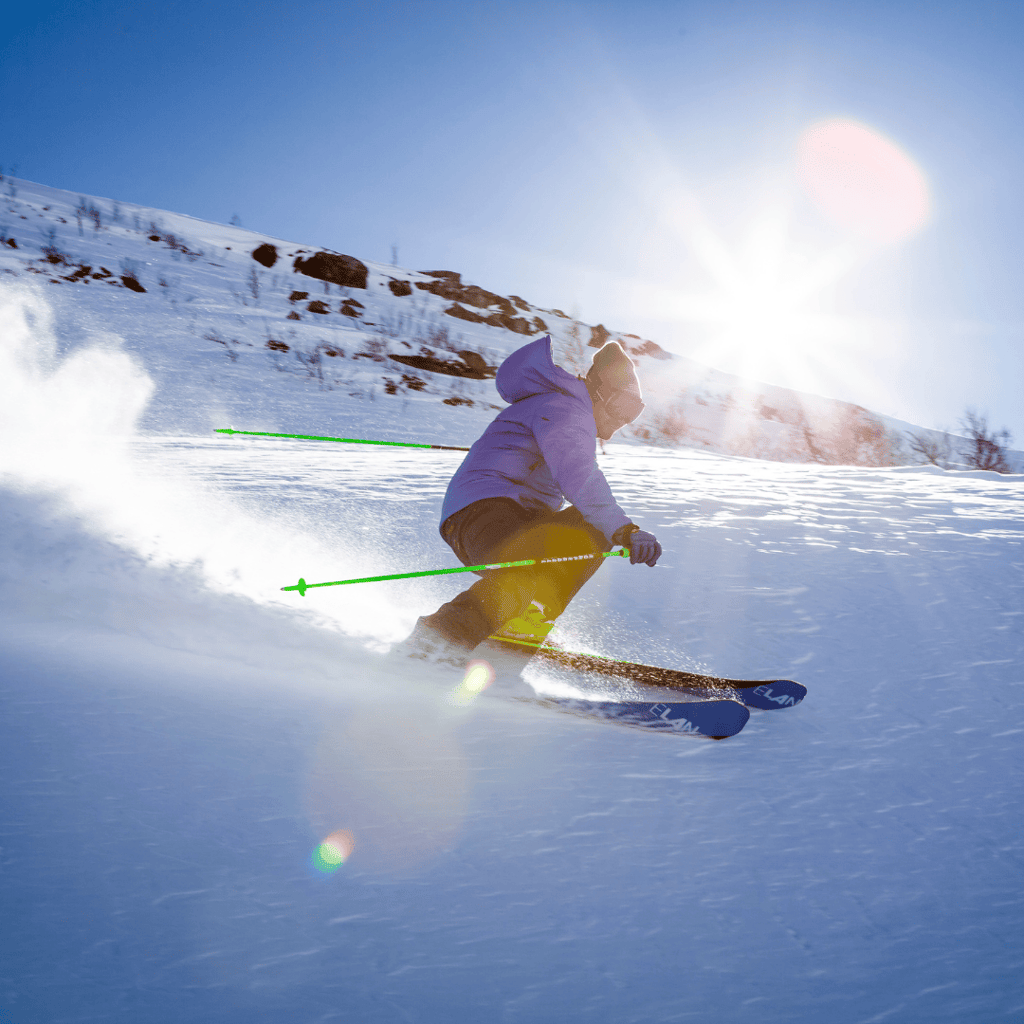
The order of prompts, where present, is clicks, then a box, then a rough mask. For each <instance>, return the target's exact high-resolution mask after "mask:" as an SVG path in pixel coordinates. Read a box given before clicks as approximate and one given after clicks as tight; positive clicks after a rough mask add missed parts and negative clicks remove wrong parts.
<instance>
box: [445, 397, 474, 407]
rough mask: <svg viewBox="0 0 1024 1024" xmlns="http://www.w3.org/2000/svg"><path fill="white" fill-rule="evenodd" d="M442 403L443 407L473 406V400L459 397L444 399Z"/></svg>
mask: <svg viewBox="0 0 1024 1024" xmlns="http://www.w3.org/2000/svg"><path fill="white" fill-rule="evenodd" d="M443 401H444V404H445V405H472V404H473V399H472V398H461V397H460V396H459V395H452V397H451V398H445V399H444V400H443Z"/></svg>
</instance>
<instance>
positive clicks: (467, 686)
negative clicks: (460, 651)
mask: <svg viewBox="0 0 1024 1024" xmlns="http://www.w3.org/2000/svg"><path fill="white" fill-rule="evenodd" d="M494 674H495V673H494V669H493V668H492V667H491V663H490V662H488V661H483V660H480V661H471V662H470V663H469V664H468V665H467V666H466V671H465V673H464V675H463V676H462V682H460V683H459V685H458V686H456V687H455V689H454V690H453V691H452V693H451V703H452V704H454V705H456V706H464V705H466V704H470V703H472V702H473V700H475V699H476V698H477V697H479V696H480V694H481V693H483V692H484V690H486V689H487V687H488V686H490V685H491V683H493V682H494Z"/></svg>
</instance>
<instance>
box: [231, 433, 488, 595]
mask: <svg viewBox="0 0 1024 1024" xmlns="http://www.w3.org/2000/svg"><path fill="white" fill-rule="evenodd" d="M214 433H215V434H249V435H250V436H251V437H295V438H298V440H300V441H336V442H337V443H338V444H379V445H384V446H386V447H388V448H437V449H440V450H441V451H446V452H468V451H469V449H468V448H460V447H459V446H458V445H454V444H413V443H412V442H411V441H370V440H366V439H365V438H361V437H320V436H319V435H317V434H271V433H269V432H268V431H265V430H232V428H231V427H217V429H216V430H215V431H214ZM317 585H318V586H320V584H317Z"/></svg>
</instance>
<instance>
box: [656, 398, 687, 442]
mask: <svg viewBox="0 0 1024 1024" xmlns="http://www.w3.org/2000/svg"><path fill="white" fill-rule="evenodd" d="M648 431H649V435H648V436H649V437H650V438H651V439H652V440H653V441H654V442H655V443H658V442H660V443H662V444H669V445H680V444H682V443H683V441H684V440H685V439H686V437H687V436H688V435H689V433H690V425H689V423H687V422H686V417H685V416H684V415H683V410H682V409H681V408H680V407H679V406H669V407H668V408H667V409H660V410H659V411H658V412H656V413H654V414H653V415H652V416H651V420H650V426H649V428H648Z"/></svg>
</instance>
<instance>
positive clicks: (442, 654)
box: [399, 335, 661, 667]
mask: <svg viewBox="0 0 1024 1024" xmlns="http://www.w3.org/2000/svg"><path fill="white" fill-rule="evenodd" d="M495 385H496V386H497V389H498V393H499V394H500V395H501V397H502V398H504V399H505V401H507V402H510V403H511V404H510V405H509V406H508V408H506V409H503V410H502V411H501V412H500V413H498V415H497V416H496V417H495V418H494V420H493V422H492V423H491V424H490V425H489V426H488V427H487V429H486V430H485V431H484V433H483V435H482V436H481V437H480V438H479V440H478V441H477V442H476V443H475V444H474V445H473V447H472V448H470V450H469V454H468V455H467V456H466V458H465V459H464V460H463V462H462V464H461V465H460V466H459V468H458V470H457V471H456V473H455V476H453V477H452V479H451V482H450V483H449V484H448V490H447V493H446V494H445V498H444V503H443V505H442V508H441V527H440V530H441V536H442V537H443V538H444V540H445V542H446V543H447V544H448V545H449V546H450V547H451V549H452V550H453V551H454V552H455V554H456V556H457V557H458V559H459V560H460V561H461V562H462V563H463V565H485V564H493V563H495V562H510V561H516V560H520V559H527V558H535V559H541V558H560V557H565V556H570V555H583V554H596V553H597V552H601V551H610V550H611V549H612V548H613V547H614V546H615V545H617V544H621V545H623V546H624V547H625V548H627V549H628V550H629V552H630V559H629V560H630V562H631V563H632V564H633V565H636V564H638V563H640V562H644V563H646V564H647V565H650V566H653V565H655V564H656V563H657V561H658V558H659V557H660V556H661V545H660V544H659V543H658V541H657V540H656V538H655V537H654V536H653V535H652V534H650V533H647V532H645V531H644V530H641V529H640V528H639V527H638V526H637V525H636V524H635V523H633V522H631V521H630V519H629V517H628V516H627V515H626V513H625V512H623V511H622V509H621V508H620V507H619V506H618V504H617V503H616V501H615V498H614V497H613V495H612V492H611V488H610V487H609V486H608V482H607V480H605V478H604V474H603V473H602V472H601V470H600V469H599V468H598V466H597V461H596V457H595V456H596V447H597V438H599V437H600V438H602V439H604V440H608V439H609V438H611V436H612V435H613V434H614V433H615V431H616V430H618V429H619V428H620V427H623V426H625V425H626V424H627V423H631V422H632V421H633V420H635V419H636V418H637V416H639V415H640V413H641V412H642V411H643V408H644V403H643V401H642V400H641V395H640V384H639V382H638V381H637V377H636V372H635V371H634V369H633V364H632V363H631V362H630V360H629V357H628V356H627V355H626V353H625V352H624V351H623V350H622V349H621V348H620V347H619V345H618V344H617V343H615V342H609V343H608V344H606V345H605V346H604V347H603V348H602V349H601V350H600V351H599V352H597V353H596V354H595V356H594V359H593V363H592V365H591V367H590V369H589V370H588V371H587V374H586V376H585V377H582V376H581V377H574V376H573V375H572V374H571V373H569V372H567V371H566V370H563V369H562V368H561V367H558V366H556V365H555V363H554V361H553V360H552V357H551V337H550V336H549V335H545V336H544V337H542V338H539V339H537V340H535V341H531V342H529V343H528V344H526V345H524V346H523V347H522V348H519V349H517V350H516V351H515V352H513V353H512V354H511V355H510V356H509V357H508V358H507V359H506V360H505V361H504V362H503V363H502V364H501V366H500V367H499V368H498V373H497V377H496V380H495ZM563 500H568V501H569V502H570V504H569V505H568V506H567V507H566V508H562V507H561V506H562V504H563ZM602 562H603V559H601V558H588V559H586V560H580V561H573V562H563V563H555V564H551V565H537V566H527V567H522V568H511V569H491V570H483V571H480V572H478V573H477V575H478V576H480V577H481V579H480V580H479V581H478V582H476V583H474V584H473V585H472V586H471V587H470V588H469V589H468V590H465V591H463V593H461V594H459V595H458V597H456V598H454V599H453V600H451V601H449V602H447V603H446V604H444V605H442V606H441V607H440V608H439V609H438V610H437V611H436V612H434V614H433V615H427V616H423V617H421V618H420V619H419V620H418V621H417V623H416V627H415V629H414V630H413V632H412V633H411V634H410V635H409V637H407V638H406V640H405V641H403V643H402V644H401V645H400V646H399V650H400V651H401V653H403V654H406V655H408V656H410V657H413V658H421V659H425V660H428V661H431V662H438V663H444V664H452V665H457V666H460V667H462V666H464V665H465V664H466V661H467V659H468V657H469V655H470V652H472V651H473V649H474V648H475V647H477V645H478V644H480V643H481V642H482V641H484V640H485V639H486V638H488V637H490V636H491V635H492V634H494V635H498V636H504V637H506V638H508V639H511V640H513V641H520V643H524V642H525V643H526V644H531V643H532V644H533V645H534V646H535V645H536V644H537V643H539V642H540V641H541V640H542V639H543V637H544V636H545V635H546V634H547V632H548V631H549V630H550V629H551V627H552V625H553V623H554V620H555V619H557V618H558V616H559V615H560V614H561V613H562V612H563V611H564V610H565V608H566V606H567V605H568V604H569V602H570V601H571V600H572V599H573V597H574V596H575V595H576V593H577V591H579V589H580V588H581V587H582V586H583V584H584V583H586V581H587V580H588V579H590V577H591V576H592V575H593V574H594V573H595V572H596V571H597V570H598V568H600V566H601V564H602ZM521 649H522V648H521ZM532 649H533V648H532V647H527V648H526V650H525V652H524V653H525V657H528V656H529V653H531V652H532Z"/></svg>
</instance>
